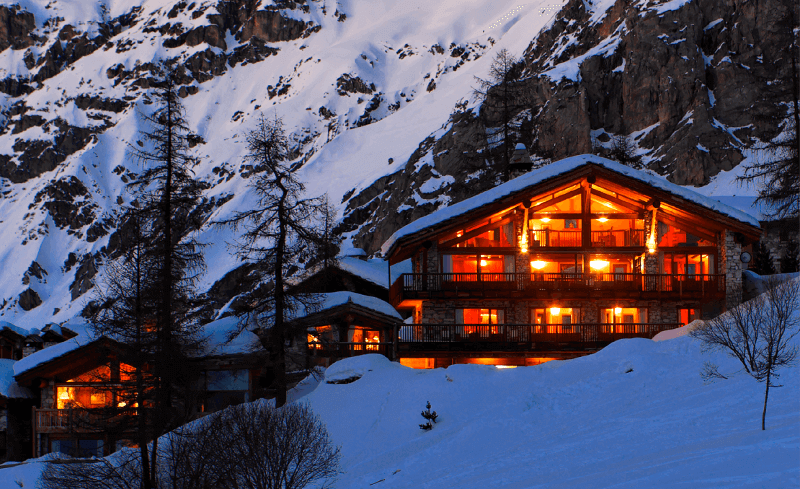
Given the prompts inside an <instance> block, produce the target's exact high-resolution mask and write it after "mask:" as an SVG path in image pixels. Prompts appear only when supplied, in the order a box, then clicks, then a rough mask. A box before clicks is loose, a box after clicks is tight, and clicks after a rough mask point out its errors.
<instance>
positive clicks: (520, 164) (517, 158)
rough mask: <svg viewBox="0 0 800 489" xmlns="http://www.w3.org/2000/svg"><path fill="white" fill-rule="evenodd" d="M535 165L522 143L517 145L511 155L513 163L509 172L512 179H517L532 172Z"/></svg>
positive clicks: (509, 166) (511, 162)
mask: <svg viewBox="0 0 800 489" xmlns="http://www.w3.org/2000/svg"><path fill="white" fill-rule="evenodd" d="M531 168H533V163H532V162H531V155H530V153H528V148H526V147H525V145H524V144H522V143H517V147H516V148H514V153H513V154H512V155H511V161H510V162H509V165H508V171H509V174H510V175H511V178H512V179H514V178H517V177H518V176H520V175H522V174H523V173H525V172H529V171H531Z"/></svg>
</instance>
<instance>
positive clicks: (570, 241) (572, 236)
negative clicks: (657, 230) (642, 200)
mask: <svg viewBox="0 0 800 489" xmlns="http://www.w3.org/2000/svg"><path fill="white" fill-rule="evenodd" d="M530 233H531V236H530V239H529V243H530V247H531V248H577V247H580V246H583V233H582V231H580V230H574V231H573V230H570V231H555V230H552V229H539V230H534V231H531V232H530ZM591 239H592V244H591V245H592V246H594V247H599V248H630V247H637V246H644V230H643V229H620V230H618V231H592V232H591Z"/></svg>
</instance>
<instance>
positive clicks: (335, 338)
mask: <svg viewBox="0 0 800 489" xmlns="http://www.w3.org/2000/svg"><path fill="white" fill-rule="evenodd" d="M314 297H315V299H316V301H318V303H317V304H316V305H315V306H316V307H315V308H314V312H307V313H305V314H304V315H303V316H302V317H300V318H297V319H295V320H293V321H291V322H290V323H289V325H288V326H289V327H290V328H293V329H295V330H300V331H305V332H306V337H305V338H300V339H299V341H298V345H303V344H304V345H306V347H307V348H308V354H309V355H310V356H309V357H308V358H309V359H310V360H311V362H312V363H313V364H314V365H320V366H325V367H327V366H329V365H330V364H331V363H333V362H335V361H337V360H340V359H342V358H346V357H351V356H355V355H362V354H364V353H380V354H382V355H384V356H386V357H388V358H389V360H396V359H397V350H396V348H397V342H396V341H395V340H394V339H395V338H397V335H398V333H399V331H400V326H401V325H402V323H403V318H402V317H401V316H400V314H398V312H397V311H396V310H395V309H394V308H393V307H392V306H391V304H389V303H387V302H386V301H383V300H381V299H378V298H376V297H371V296H367V295H363V294H357V293H355V292H330V293H322V294H315V295H314ZM303 353H305V352H303ZM303 357H305V355H303Z"/></svg>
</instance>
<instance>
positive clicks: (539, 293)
mask: <svg viewBox="0 0 800 489" xmlns="http://www.w3.org/2000/svg"><path fill="white" fill-rule="evenodd" d="M760 235H761V230H760V228H759V223H758V221H757V220H755V219H754V218H752V217H751V216H749V215H747V214H745V213H743V212H741V211H739V210H736V209H733V208H731V207H728V206H725V205H723V204H721V203H720V202H718V201H714V200H712V199H710V198H707V197H704V196H701V195H699V194H697V193H695V192H693V191H691V190H689V189H686V188H684V187H680V186H677V185H674V184H671V183H669V182H666V181H665V180H663V179H660V178H658V177H655V176H653V175H650V174H648V173H645V172H641V171H637V170H633V169H631V168H629V167H625V166H623V165H620V164H618V163H615V162H612V161H609V160H606V159H603V158H599V157H596V156H590V155H584V156H578V157H573V158H568V159H566V160H562V161H560V162H556V163H553V164H551V165H548V166H547V167H544V168H542V169H540V170H537V171H534V172H530V173H527V174H524V175H522V176H520V177H518V178H516V179H513V180H511V181H509V182H507V183H505V184H503V185H500V186H498V187H496V188H494V189H491V190H489V191H487V192H484V193H482V194H480V195H477V196H475V197H473V198H470V199H468V200H465V201H463V202H460V203H458V204H455V205H453V206H450V207H447V208H445V209H441V210H439V211H437V212H434V213H432V214H430V215H428V216H426V217H424V218H422V219H419V220H418V221H415V222H413V223H411V224H409V225H407V226H406V227H404V228H402V229H401V230H399V231H398V232H397V233H395V234H394V235H393V236H392V238H390V239H389V241H387V243H386V244H384V247H383V252H384V256H385V257H386V258H387V259H388V260H389V263H390V264H393V263H397V262H399V261H402V260H406V259H408V258H411V260H412V267H413V273H406V274H402V275H401V276H399V277H397V278H396V280H395V282H394V283H393V284H392V286H391V289H390V302H391V303H392V304H393V305H394V306H395V307H396V308H397V309H398V310H401V311H402V310H409V311H411V312H412V313H413V318H414V324H413V325H406V326H404V327H403V328H401V331H400V334H399V338H398V346H397V348H398V356H399V359H400V362H401V363H403V364H405V365H409V366H414V367H434V366H435V367H438V366H446V365H450V364H453V363H486V364H497V365H502V364H505V365H533V364H537V363H540V362H542V361H546V360H549V359H557V358H571V357H576V356H580V355H584V354H587V353H590V352H592V351H596V350H597V349H599V348H602V347H603V346H605V345H607V344H608V343H610V342H611V341H614V340H616V339H619V338H629V337H647V338H652V337H653V336H654V335H655V334H657V333H658V332H660V331H663V330H666V329H671V328H676V327H679V326H681V325H685V324H687V323H688V322H690V321H692V320H694V319H699V318H707V317H713V316H715V315H716V314H718V313H720V312H722V311H723V310H725V309H726V308H727V307H731V306H733V305H736V304H737V303H738V302H739V300H740V297H741V269H740V254H741V249H742V246H743V245H746V244H748V243H751V242H753V241H756V240H758V239H759V237H760Z"/></svg>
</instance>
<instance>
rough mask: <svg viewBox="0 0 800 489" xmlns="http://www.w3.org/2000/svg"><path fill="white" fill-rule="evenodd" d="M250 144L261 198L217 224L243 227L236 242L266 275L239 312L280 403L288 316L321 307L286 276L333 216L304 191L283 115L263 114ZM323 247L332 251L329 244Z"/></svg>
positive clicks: (294, 270)
mask: <svg viewBox="0 0 800 489" xmlns="http://www.w3.org/2000/svg"><path fill="white" fill-rule="evenodd" d="M247 149H248V155H247V160H248V161H250V162H251V163H252V164H253V168H254V170H255V171H256V172H257V176H256V178H255V180H254V181H253V182H252V183H251V184H250V187H251V188H252V189H253V191H254V192H255V194H256V195H257V196H258V201H257V203H256V205H255V207H254V208H253V209H250V210H247V211H243V212H239V213H237V214H235V215H234V216H233V217H232V218H230V219H227V220H225V221H220V222H219V223H218V224H220V225H228V226H232V227H233V229H234V230H236V229H238V228H240V227H241V228H243V230H244V232H243V233H242V236H241V239H240V241H239V242H237V243H235V244H234V245H233V246H234V248H235V250H236V253H237V255H238V256H239V257H240V258H241V259H242V260H244V261H248V262H251V263H253V264H255V265H256V267H257V268H258V269H259V270H260V272H261V274H262V283H261V287H258V288H257V289H256V290H255V291H254V292H253V294H252V296H251V297H250V298H248V301H247V302H248V303H249V304H251V306H250V308H249V309H247V310H246V311H243V312H242V314H241V320H240V323H239V331H241V330H242V329H244V328H253V327H254V328H255V329H254V330H257V332H258V334H259V336H260V338H261V343H262V345H263V346H264V348H265V349H266V350H267V351H268V352H269V356H270V363H271V365H272V372H271V377H272V378H271V381H272V386H273V387H274V389H275V405H276V406H278V407H280V406H283V405H284V404H285V403H286V391H287V380H286V358H287V351H286V343H287V342H289V341H291V339H292V338H293V336H294V334H295V333H296V332H294V331H290V330H289V326H288V325H287V323H288V320H289V319H291V318H292V317H293V316H294V315H295V314H296V313H297V312H298V311H301V310H313V308H315V307H316V306H317V304H316V302H317V299H316V298H315V296H313V295H309V294H303V293H302V292H299V291H295V292H293V291H292V289H290V288H289V287H288V286H287V279H288V278H289V277H290V276H291V275H293V274H295V273H298V270H299V267H298V265H299V264H302V263H307V262H308V261H309V260H310V259H311V258H312V257H313V255H314V253H315V251H317V250H319V249H320V246H321V243H323V242H324V240H325V238H324V234H325V233H324V231H322V232H321V230H320V228H321V226H322V225H321V221H322V220H324V218H325V217H326V216H328V217H329V218H330V216H329V215H328V214H326V212H327V207H326V205H325V200H324V199H323V198H319V197H316V198H307V197H305V196H304V195H303V193H304V191H305V186H304V185H303V184H302V183H301V182H300V181H299V180H298V179H297V177H296V176H295V174H294V171H293V170H292V168H291V167H290V166H289V165H288V159H289V150H288V140H287V138H286V134H285V131H284V128H283V121H282V120H281V119H280V118H277V117H276V118H275V119H272V120H268V119H265V118H263V117H262V118H261V119H260V120H259V122H258V125H257V126H256V128H255V129H253V130H252V131H250V132H249V133H248V135H247ZM326 229H327V227H326ZM326 246H327V245H326ZM323 249H325V250H326V251H325V254H330V250H329V249H328V248H327V247H323Z"/></svg>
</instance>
